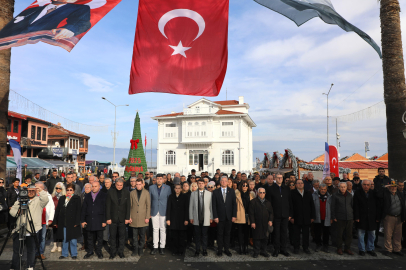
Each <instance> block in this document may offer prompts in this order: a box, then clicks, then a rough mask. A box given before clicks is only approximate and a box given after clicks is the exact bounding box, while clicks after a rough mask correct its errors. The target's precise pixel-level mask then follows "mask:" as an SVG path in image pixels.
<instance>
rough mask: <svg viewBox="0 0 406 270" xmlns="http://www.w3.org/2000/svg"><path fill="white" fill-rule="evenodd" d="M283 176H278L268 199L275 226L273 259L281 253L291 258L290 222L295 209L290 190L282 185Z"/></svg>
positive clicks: (269, 191)
mask: <svg viewBox="0 0 406 270" xmlns="http://www.w3.org/2000/svg"><path fill="white" fill-rule="evenodd" d="M282 182H283V176H282V175H281V174H279V173H278V174H277V175H276V182H275V184H273V185H272V186H270V187H268V189H267V193H266V199H267V200H268V201H270V202H271V204H272V207H273V210H274V212H273V215H274V220H273V226H274V236H275V239H274V248H275V249H274V252H273V254H272V256H273V257H278V255H279V253H280V254H283V255H285V256H286V257H288V256H290V254H289V253H288V251H287V246H288V231H287V229H288V222H289V220H290V219H291V217H292V214H293V208H292V201H291V194H290V190H289V188H288V187H287V186H285V185H283V184H282Z"/></svg>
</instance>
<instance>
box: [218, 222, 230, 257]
mask: <svg viewBox="0 0 406 270" xmlns="http://www.w3.org/2000/svg"><path fill="white" fill-rule="evenodd" d="M231 225H232V222H231V220H225V221H220V222H219V223H218V224H217V246H218V251H223V247H224V251H229V250H230V233H231Z"/></svg>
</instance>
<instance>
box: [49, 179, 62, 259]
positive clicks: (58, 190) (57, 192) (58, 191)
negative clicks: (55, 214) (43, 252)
mask: <svg viewBox="0 0 406 270" xmlns="http://www.w3.org/2000/svg"><path fill="white" fill-rule="evenodd" d="M65 195H66V189H65V185H64V184H63V183H62V182H58V183H56V185H55V188H54V190H53V192H52V200H53V201H54V204H55V209H56V208H57V206H58V201H59V199H60V198H61V197H62V196H65ZM57 231H58V229H57V228H56V227H55V226H54V227H53V228H52V233H53V237H52V239H53V240H54V246H53V248H52V249H51V252H56V251H58V252H61V251H62V246H61V242H62V240H60V239H58V238H57Z"/></svg>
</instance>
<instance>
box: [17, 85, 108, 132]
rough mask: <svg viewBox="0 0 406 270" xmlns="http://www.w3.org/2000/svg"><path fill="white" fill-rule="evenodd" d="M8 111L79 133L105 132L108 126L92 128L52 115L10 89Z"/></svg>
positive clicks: (91, 126)
mask: <svg viewBox="0 0 406 270" xmlns="http://www.w3.org/2000/svg"><path fill="white" fill-rule="evenodd" d="M9 109H10V110H12V111H16V112H20V113H23V114H27V115H29V116H32V117H36V118H39V119H41V120H44V121H47V122H50V123H53V124H57V123H61V125H62V126H63V127H64V128H66V129H68V130H71V131H75V132H77V133H79V132H98V133H102V132H107V131H108V127H109V126H94V125H87V124H82V123H79V122H76V121H72V120H69V119H67V118H65V117H63V116H60V115H58V114H56V113H53V112H51V111H49V110H47V109H45V108H43V107H42V106H40V105H38V104H36V103H35V102H33V101H31V100H29V99H28V98H26V97H24V96H22V95H20V94H19V93H17V92H16V91H14V90H11V89H10V95H9Z"/></svg>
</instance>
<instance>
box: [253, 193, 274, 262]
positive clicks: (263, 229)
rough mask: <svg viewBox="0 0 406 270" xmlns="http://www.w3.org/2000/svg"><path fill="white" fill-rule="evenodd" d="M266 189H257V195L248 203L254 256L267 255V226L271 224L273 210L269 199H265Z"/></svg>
mask: <svg viewBox="0 0 406 270" xmlns="http://www.w3.org/2000/svg"><path fill="white" fill-rule="evenodd" d="M265 194H266V191H265V189H264V188H262V187H261V188H259V189H258V197H256V198H255V199H253V200H252V201H251V202H250V204H249V211H248V213H249V218H250V222H251V228H252V238H253V240H254V256H253V257H254V258H257V257H258V254H261V255H262V256H264V257H266V258H267V257H269V254H268V253H267V252H266V243H267V240H268V237H267V232H268V226H272V220H273V214H272V213H273V210H272V204H271V202H270V201H268V200H267V199H265Z"/></svg>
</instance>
